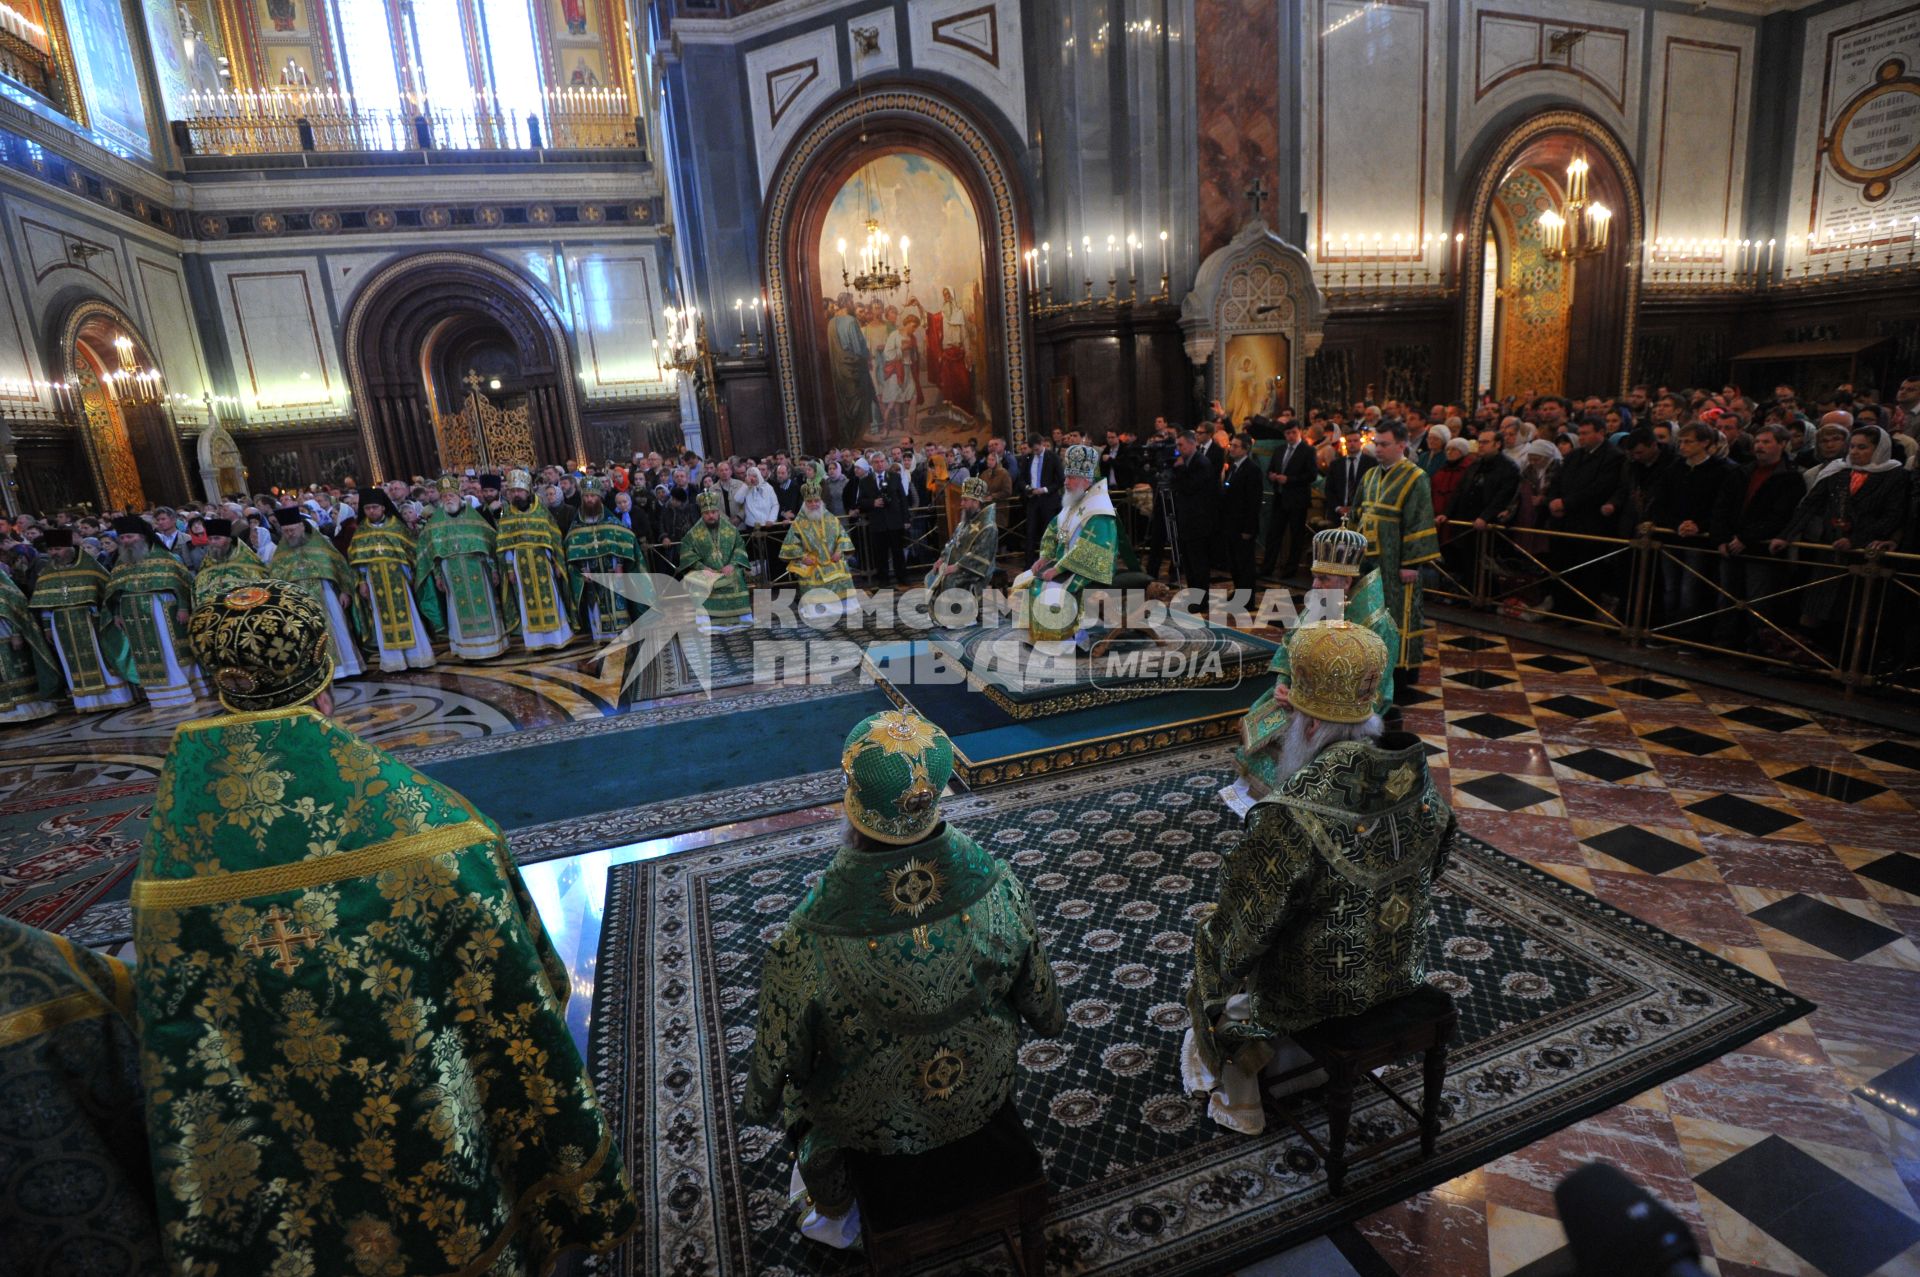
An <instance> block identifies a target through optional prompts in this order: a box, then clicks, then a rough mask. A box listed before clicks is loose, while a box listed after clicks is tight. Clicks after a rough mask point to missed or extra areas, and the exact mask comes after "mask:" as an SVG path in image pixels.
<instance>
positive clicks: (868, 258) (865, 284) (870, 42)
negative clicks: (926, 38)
mask: <svg viewBox="0 0 1920 1277" xmlns="http://www.w3.org/2000/svg"><path fill="white" fill-rule="evenodd" d="M852 34H853V37H854V44H855V54H856V56H857V57H858V59H859V61H860V62H862V63H864V62H865V60H866V58H867V57H868V56H869V55H871V54H875V53H878V52H879V51H880V32H879V29H878V28H876V27H856V28H854V29H853V33H852ZM854 93H855V95H856V98H858V97H859V95H860V93H861V89H860V72H859V67H858V66H856V67H855V69H854ZM860 145H861V147H862V148H863V149H864V148H865V147H866V145H867V125H866V113H865V112H864V111H863V112H862V113H861V121H860ZM858 180H859V182H860V194H861V197H862V202H863V203H864V204H865V205H866V209H867V238H866V240H865V241H864V242H863V243H861V244H860V245H859V246H858V248H857V249H856V250H855V258H856V260H857V261H858V262H859V269H858V270H852V269H850V268H849V267H848V264H847V241H846V240H844V239H842V240H839V241H837V245H838V248H839V250H840V282H841V284H842V285H843V286H845V287H847V288H851V289H852V290H853V291H854V292H856V293H861V294H864V295H872V294H875V293H891V292H893V291H894V290H895V289H897V288H900V287H901V286H902V285H905V284H911V283H912V282H913V270H912V268H911V267H910V266H908V264H907V251H908V250H909V249H910V248H912V247H913V241H912V240H910V239H908V238H907V237H906V236H905V235H902V236H901V237H900V262H899V265H897V266H896V265H895V264H894V260H893V234H892V232H890V231H889V230H888V229H887V228H886V226H885V225H884V224H883V223H882V222H881V220H880V187H879V184H878V183H877V182H876V181H875V180H874V176H873V163H872V161H871V160H868V161H867V162H865V163H863V164H862V165H861V167H860V176H859V179H858Z"/></svg>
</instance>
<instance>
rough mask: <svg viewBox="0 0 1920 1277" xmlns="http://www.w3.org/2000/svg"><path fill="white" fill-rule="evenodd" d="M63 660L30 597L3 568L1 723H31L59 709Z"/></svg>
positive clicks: (0, 583) (0, 589)
mask: <svg viewBox="0 0 1920 1277" xmlns="http://www.w3.org/2000/svg"><path fill="white" fill-rule="evenodd" d="M59 694H60V661H59V658H57V657H56V656H54V654H53V649H52V648H51V647H49V646H47V636H46V635H44V634H42V633H41V632H40V626H39V623H38V622H37V621H35V620H34V617H33V611H32V609H30V608H29V607H28V606H27V596H26V595H25V594H22V593H21V592H20V587H19V586H17V585H15V584H14V583H13V577H11V576H10V575H8V574H7V573H6V572H4V571H0V724H5V723H31V722H33V721H34V720H36V719H41V718H51V717H52V716H53V715H55V714H58V713H59V712H60V704H59V702H58V701H56V700H55V699H54V698H55V697H56V696H58V695H59Z"/></svg>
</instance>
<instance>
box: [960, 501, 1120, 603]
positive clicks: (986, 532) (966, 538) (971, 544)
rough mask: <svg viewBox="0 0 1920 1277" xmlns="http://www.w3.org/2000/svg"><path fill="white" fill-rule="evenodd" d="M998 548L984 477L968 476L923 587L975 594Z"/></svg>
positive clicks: (996, 526) (997, 527)
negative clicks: (950, 527)
mask: <svg viewBox="0 0 1920 1277" xmlns="http://www.w3.org/2000/svg"><path fill="white" fill-rule="evenodd" d="M1115 526H1116V527H1117V526H1118V524H1117V523H1116V525H1115ZM999 552H1000V525H999V522H998V520H996V519H995V517H994V513H993V502H992V501H991V500H989V499H988V497H987V481H986V480H985V479H981V478H977V477H976V478H970V479H968V480H967V481H966V482H965V483H963V484H961V485H960V522H959V523H958V524H956V525H954V529H953V535H952V536H950V537H948V538H947V543H946V545H944V546H942V547H941V548H940V557H939V558H938V559H936V560H935V561H934V564H933V567H932V569H931V570H929V571H928V573H927V589H928V590H930V591H932V592H933V593H934V594H935V595H936V596H937V595H939V594H941V593H943V592H945V591H947V590H964V591H966V592H967V593H968V594H975V595H977V594H979V593H980V591H981V590H983V589H985V588H986V585H987V582H988V581H990V580H992V579H993V570H994V559H995V556H996V555H998V554H999Z"/></svg>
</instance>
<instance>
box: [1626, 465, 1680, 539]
mask: <svg viewBox="0 0 1920 1277" xmlns="http://www.w3.org/2000/svg"><path fill="white" fill-rule="evenodd" d="M1679 464H1680V454H1679V453H1677V452H1675V451H1674V450H1673V445H1672V444H1670V443H1663V444H1660V445H1659V447H1658V450H1657V451H1656V452H1655V453H1654V456H1653V460H1652V461H1645V462H1641V461H1635V460H1634V459H1633V458H1632V457H1631V456H1629V457H1628V458H1627V461H1626V464H1625V465H1624V466H1623V467H1621V470H1620V475H1621V478H1622V479H1623V480H1624V481H1625V484H1626V490H1625V493H1624V494H1623V497H1622V499H1621V501H1620V517H1619V520H1618V522H1619V525H1620V526H1619V528H1618V529H1617V530H1618V531H1619V533H1620V534H1621V535H1623V536H1632V535H1633V533H1634V530H1635V529H1636V528H1638V527H1639V526H1640V525H1641V524H1642V523H1645V522H1647V521H1648V520H1652V519H1655V516H1654V513H1653V507H1654V501H1655V500H1656V498H1657V497H1658V494H1659V492H1660V485H1661V484H1662V483H1664V482H1665V481H1666V478H1667V476H1668V475H1669V474H1671V473H1672V472H1673V468H1674V467H1675V466H1677V465H1679ZM1656 521H1657V520H1656ZM1664 526H1667V527H1672V526H1673V525H1672V524H1665V525H1664Z"/></svg>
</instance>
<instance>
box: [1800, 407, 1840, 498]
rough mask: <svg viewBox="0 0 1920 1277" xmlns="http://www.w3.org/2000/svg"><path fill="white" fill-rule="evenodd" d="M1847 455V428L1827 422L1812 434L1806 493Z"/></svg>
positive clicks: (1836, 423)
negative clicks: (1811, 450)
mask: <svg viewBox="0 0 1920 1277" xmlns="http://www.w3.org/2000/svg"><path fill="white" fill-rule="evenodd" d="M1846 455H1847V427H1845V426H1843V425H1841V424H1839V423H1838V422H1827V423H1825V424H1823V425H1822V426H1821V427H1820V428H1819V429H1818V430H1816V431H1814V434H1813V452H1812V453H1811V454H1810V455H1809V456H1808V457H1807V461H1806V471H1807V491H1809V492H1811V491H1813V485H1814V484H1816V483H1818V482H1820V480H1821V479H1822V478H1823V477H1824V476H1825V475H1826V472H1827V468H1828V467H1829V466H1831V465H1833V463H1834V462H1836V461H1840V460H1842V459H1844V458H1845V457H1846Z"/></svg>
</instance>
